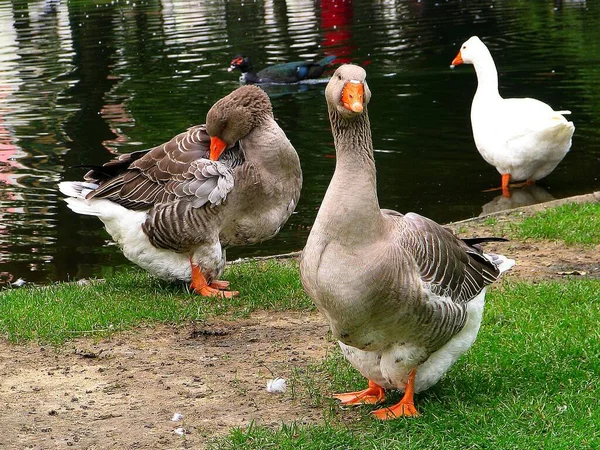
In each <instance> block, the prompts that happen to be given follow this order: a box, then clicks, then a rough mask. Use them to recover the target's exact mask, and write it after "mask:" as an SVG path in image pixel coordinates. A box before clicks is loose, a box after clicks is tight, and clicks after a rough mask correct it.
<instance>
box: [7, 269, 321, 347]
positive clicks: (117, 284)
mask: <svg viewBox="0 0 600 450" xmlns="http://www.w3.org/2000/svg"><path fill="white" fill-rule="evenodd" d="M225 278H226V279H227V280H229V281H230V282H231V286H232V288H233V289H240V291H241V293H240V295H239V296H238V297H235V298H233V299H230V300H222V299H217V298H202V297H200V296H198V295H196V294H192V293H190V292H189V290H188V289H187V287H186V285H185V284H183V283H180V284H177V283H176V284H172V283H166V282H162V281H160V280H158V279H156V278H153V277H151V276H149V275H148V274H146V273H145V272H143V271H141V270H138V269H131V270H129V271H124V272H120V273H116V274H114V275H112V276H111V277H110V278H108V279H107V280H106V281H94V282H91V283H89V284H87V285H78V284H76V283H59V284H54V285H51V286H46V287H26V288H21V289H9V290H5V291H1V292H0V336H2V337H5V338H6V339H7V340H9V341H11V342H14V343H19V342H24V341H28V340H34V339H35V340H38V341H40V342H50V343H54V344H60V343H62V342H65V341H66V340H68V339H72V338H74V337H78V336H81V335H91V336H105V335H107V334H110V333H112V332H114V331H118V330H123V329H127V328H130V327H132V326H135V325H142V324H152V323H173V324H176V323H181V322H184V321H188V320H205V319H206V318H207V317H208V316H210V315H215V314H226V313H227V314H231V315H232V316H233V317H239V316H243V315H247V314H249V313H251V312H252V311H255V310H257V309H272V310H279V311H282V310H289V309H310V308H312V307H313V306H312V302H311V301H310V299H309V298H308V297H307V296H306V294H305V293H304V291H303V289H302V285H301V283H300V280H299V277H298V268H297V263H296V261H295V260H290V261H276V260H268V261H261V262H248V263H244V264H236V265H232V266H229V267H228V269H227V270H226V273H225Z"/></svg>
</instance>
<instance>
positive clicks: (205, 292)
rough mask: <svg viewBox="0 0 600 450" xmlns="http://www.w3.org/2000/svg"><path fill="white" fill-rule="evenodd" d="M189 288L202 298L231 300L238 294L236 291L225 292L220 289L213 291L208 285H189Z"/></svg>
mask: <svg viewBox="0 0 600 450" xmlns="http://www.w3.org/2000/svg"><path fill="white" fill-rule="evenodd" d="M190 288H192V290H193V291H194V292H195V293H196V294H199V295H201V296H203V297H222V298H232V297H235V296H236V295H239V294H240V293H239V292H238V291H225V290H221V289H215V288H213V287H211V286H209V285H206V286H201V287H199V288H198V287H194V285H193V284H192V285H190Z"/></svg>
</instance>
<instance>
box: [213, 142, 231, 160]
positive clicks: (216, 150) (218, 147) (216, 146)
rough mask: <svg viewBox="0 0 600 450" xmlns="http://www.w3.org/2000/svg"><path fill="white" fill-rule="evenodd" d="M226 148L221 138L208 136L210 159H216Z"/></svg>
mask: <svg viewBox="0 0 600 450" xmlns="http://www.w3.org/2000/svg"><path fill="white" fill-rule="evenodd" d="M226 148H227V144H226V143H225V141H224V140H223V139H221V138H220V137H218V136H212V137H211V138H210V159H211V160H212V161H217V160H218V159H219V156H221V153H223V152H224V151H225V149H226Z"/></svg>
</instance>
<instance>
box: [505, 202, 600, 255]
mask: <svg viewBox="0 0 600 450" xmlns="http://www.w3.org/2000/svg"><path fill="white" fill-rule="evenodd" d="M514 232H515V235H516V237H517V238H520V239H526V238H531V239H549V240H561V241H564V242H565V243H566V244H567V245H575V244H580V245H590V246H591V245H598V244H600V203H567V204H565V205H562V206H558V207H556V208H551V209H547V210H545V211H542V212H540V213H537V214H535V215H534V216H531V217H527V218H525V219H524V220H523V221H522V222H520V223H518V224H517V225H515V230H514Z"/></svg>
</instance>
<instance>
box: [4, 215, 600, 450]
mask: <svg viewBox="0 0 600 450" xmlns="http://www.w3.org/2000/svg"><path fill="white" fill-rule="evenodd" d="M599 217H600V205H598V204H582V205H578V204H572V205H565V206H561V207H559V208H556V209H552V210H547V211H544V212H541V213H539V214H536V215H535V216H532V217H528V218H526V219H524V220H523V221H521V222H518V223H516V224H514V225H513V224H511V225H510V226H509V228H510V229H509V230H508V231H510V233H509V235H511V236H510V237H511V239H534V240H535V239H548V240H564V241H565V242H566V243H567V244H576V245H582V246H587V245H598V244H600V234H599V230H600V224H599V223H598V220H599ZM487 225H488V226H501V224H497V223H495V222H494V220H490V221H489V222H488V223H487ZM582 251H585V248H584V249H583V250H582ZM225 278H226V279H228V280H229V281H231V283H232V288H234V289H239V290H240V291H241V295H240V296H239V297H236V298H234V299H231V300H226V301H223V300H220V299H206V298H200V297H198V296H197V295H195V294H191V293H189V292H188V291H187V288H186V286H185V285H183V284H180V285H177V284H169V283H164V282H161V281H158V280H156V279H154V278H152V277H150V276H148V275H146V274H145V273H144V272H142V271H141V270H133V269H132V270H130V271H127V272H124V273H118V274H116V275H114V276H111V277H110V278H109V279H107V281H106V282H93V283H91V284H89V285H85V286H78V285H76V284H70V283H62V284H56V285H52V286H49V287H44V288H35V287H33V288H22V289H13V290H10V289H9V290H5V291H0V337H4V338H6V339H7V340H9V341H11V342H14V343H22V342H27V341H30V340H37V341H39V342H41V343H44V342H50V343H53V344H57V345H58V344H61V343H64V342H65V341H67V340H69V339H72V338H74V337H77V336H81V335H85V336H93V337H95V338H97V337H101V336H106V335H107V334H110V333H113V332H115V331H118V330H124V329H128V328H132V327H135V326H141V325H152V324H155V323H171V324H181V323H186V322H189V321H204V320H207V319H208V318H209V317H210V316H213V315H222V316H225V317H229V318H237V317H243V316H246V315H248V314H249V313H251V312H252V311H254V310H265V309H266V310H278V311H285V310H311V309H313V308H314V307H313V305H312V303H311V301H310V299H309V298H308V297H307V296H306V295H305V294H304V292H303V290H302V287H301V284H300V281H299V277H298V268H297V264H296V262H295V261H264V262H252V263H245V264H239V265H233V266H229V267H228V269H227V272H226V274H225ZM487 304H488V305H487V308H486V313H485V317H484V323H483V325H482V329H481V332H480V335H479V338H478V340H477V342H476V343H475V345H474V346H473V348H472V349H471V350H470V351H469V352H468V353H467V354H466V355H464V356H463V357H462V358H461V359H460V360H459V361H458V362H457V363H456V364H455V365H454V366H453V367H452V369H451V370H450V371H449V373H448V374H447V376H446V377H445V378H443V379H442V380H441V381H440V382H439V383H438V384H437V385H435V386H434V387H433V388H431V389H429V390H428V391H426V392H424V393H420V394H417V396H416V406H417V408H418V409H419V411H420V412H421V414H422V416H421V417H419V418H416V419H399V420H394V421H389V422H379V421H376V420H374V419H373V418H372V417H371V416H370V414H369V411H371V410H372V409H373V407H369V406H363V407H358V408H353V409H342V408H340V407H339V406H338V405H337V404H336V402H335V401H334V400H332V399H331V398H330V394H331V393H333V392H344V391H351V390H357V389H361V388H363V387H364V386H365V383H366V382H365V380H364V379H363V378H362V377H361V376H360V374H358V372H357V371H356V370H354V369H353V368H352V367H351V366H350V365H349V364H348V363H347V362H346V361H345V359H344V358H343V357H342V356H341V354H340V352H339V350H336V351H333V352H331V354H329V355H327V357H326V358H325V359H324V360H323V361H320V362H319V363H317V364H314V365H312V366H310V367H297V368H296V369H295V371H294V373H293V376H292V377H291V378H290V379H289V380H288V386H289V390H288V392H287V394H285V395H288V396H289V399H290V400H291V401H292V402H302V403H306V402H308V403H309V405H310V406H311V407H312V408H314V409H315V410H317V411H319V412H320V413H321V415H322V421H321V423H320V424H318V425H304V424H301V423H300V422H299V423H297V424H282V425H281V426H279V427H276V428H275V429H274V428H273V427H263V426H251V427H249V428H247V429H233V430H231V432H230V434H229V435H228V436H226V437H224V438H220V439H217V440H214V441H212V442H211V443H209V445H210V447H211V448H214V449H238V448H244V449H250V450H252V449H269V448H272V449H315V450H317V449H318V450H321V449H323V450H326V449H367V450H371V449H372V450H375V449H383V448H386V449H387V448H398V449H415V450H416V449H419V450H423V449H444V450H446V449H448V450H451V449H461V450H462V449H511V450H512V449H526V450H532V449H572V448H577V449H595V448H600V427H599V426H598V424H599V423H600V406H598V398H600V386H599V384H600V381H599V380H600V326H599V325H598V324H600V280H598V279H586V278H583V279H567V280H561V281H544V282H539V283H526V282H512V283H508V282H505V283H503V284H502V285H501V286H494V287H493V288H492V289H491V290H490V292H489V294H488V300H487ZM398 400H399V395H398V394H397V393H391V394H390V396H389V398H388V403H387V404H393V403H395V402H397V401H398Z"/></svg>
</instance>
